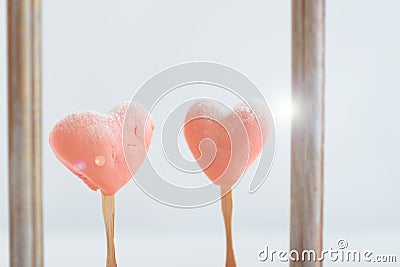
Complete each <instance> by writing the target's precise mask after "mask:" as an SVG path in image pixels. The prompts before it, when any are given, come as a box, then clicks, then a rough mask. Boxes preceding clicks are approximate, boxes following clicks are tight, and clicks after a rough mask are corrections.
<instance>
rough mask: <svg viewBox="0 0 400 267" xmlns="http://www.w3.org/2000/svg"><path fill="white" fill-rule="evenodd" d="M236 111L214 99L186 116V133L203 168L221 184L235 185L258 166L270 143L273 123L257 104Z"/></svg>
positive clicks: (241, 106)
mask: <svg viewBox="0 0 400 267" xmlns="http://www.w3.org/2000/svg"><path fill="white" fill-rule="evenodd" d="M249 104H250V107H249V106H247V105H245V104H240V105H238V106H236V108H235V109H234V110H233V111H230V110H229V109H228V108H226V107H225V106H223V105H222V104H219V103H218V102H216V101H214V100H208V99H203V100H200V101H197V102H196V103H194V104H193V105H192V106H191V107H190V109H189V111H188V112H187V114H186V124H185V128H184V134H185V137H186V141H187V143H188V146H189V148H190V150H191V152H192V153H193V155H194V157H195V159H196V160H197V163H198V165H199V166H200V168H202V169H203V171H204V173H205V174H206V175H207V176H208V178H209V179H210V180H211V181H212V182H214V183H215V184H217V185H223V186H229V187H231V186H233V185H234V184H235V183H236V182H237V181H238V179H239V178H240V177H241V176H242V175H243V174H244V173H245V171H246V170H247V169H248V168H249V167H250V166H251V165H252V164H253V163H254V161H255V160H256V158H257V157H258V155H259V154H260V152H261V150H262V148H263V145H264V143H265V142H266V141H267V139H268V136H269V134H270V129H271V127H272V120H271V119H269V117H268V116H267V112H268V109H267V107H266V106H265V105H263V104H262V103H261V102H258V101H254V102H251V103H249Z"/></svg>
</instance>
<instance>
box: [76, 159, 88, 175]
mask: <svg viewBox="0 0 400 267" xmlns="http://www.w3.org/2000/svg"><path fill="white" fill-rule="evenodd" d="M73 166H74V170H75V171H76V172H83V171H84V170H86V168H87V164H86V162H85V161H84V160H77V161H75V163H74V164H73Z"/></svg>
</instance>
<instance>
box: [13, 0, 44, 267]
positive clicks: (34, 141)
mask: <svg viewBox="0 0 400 267" xmlns="http://www.w3.org/2000/svg"><path fill="white" fill-rule="evenodd" d="M40 20H41V18H40V0H8V124H9V127H8V131H9V132H8V135H9V198H10V201H9V203H10V204H9V205H10V206H9V208H10V264H11V266H12V267H27V266H34V267H41V266H43V247H42V192H41V190H42V185H41V173H42V169H41V168H42V165H41V164H42V163H41V157H42V155H41V60H40V59H41V48H40V46H41V44H40V39H41V25H40Z"/></svg>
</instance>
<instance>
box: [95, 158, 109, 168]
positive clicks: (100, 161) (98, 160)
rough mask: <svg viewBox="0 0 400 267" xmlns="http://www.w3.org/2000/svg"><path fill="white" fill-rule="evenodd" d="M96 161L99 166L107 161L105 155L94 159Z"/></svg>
mask: <svg viewBox="0 0 400 267" xmlns="http://www.w3.org/2000/svg"><path fill="white" fill-rule="evenodd" d="M94 163H95V164H96V165H97V166H99V167H101V166H103V165H104V164H105V163H106V159H105V158H104V157H103V156H101V155H99V156H97V157H96V158H95V159H94Z"/></svg>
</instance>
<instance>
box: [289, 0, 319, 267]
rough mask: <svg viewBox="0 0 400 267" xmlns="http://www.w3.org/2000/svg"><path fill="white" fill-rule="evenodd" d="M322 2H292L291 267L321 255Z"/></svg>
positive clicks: (303, 264) (308, 0) (312, 262)
mask: <svg viewBox="0 0 400 267" xmlns="http://www.w3.org/2000/svg"><path fill="white" fill-rule="evenodd" d="M324 48H325V1H324V0H292V101H293V104H294V106H295V108H296V114H295V115H294V117H293V121H292V137H291V213H290V216H291V222H290V249H291V250H296V251H298V252H299V254H300V259H299V261H291V262H290V266H291V267H300V266H306V267H310V266H313V267H316V266H322V262H320V261H318V260H317V261H314V259H311V260H309V259H308V257H307V258H306V259H302V257H301V254H302V251H303V250H314V251H315V252H316V258H317V259H318V257H320V255H321V251H322V214H323V212H322V211H323V163H324V161H323V146H324V67H325V66H324V65H325V62H324V56H325V53H324Z"/></svg>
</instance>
